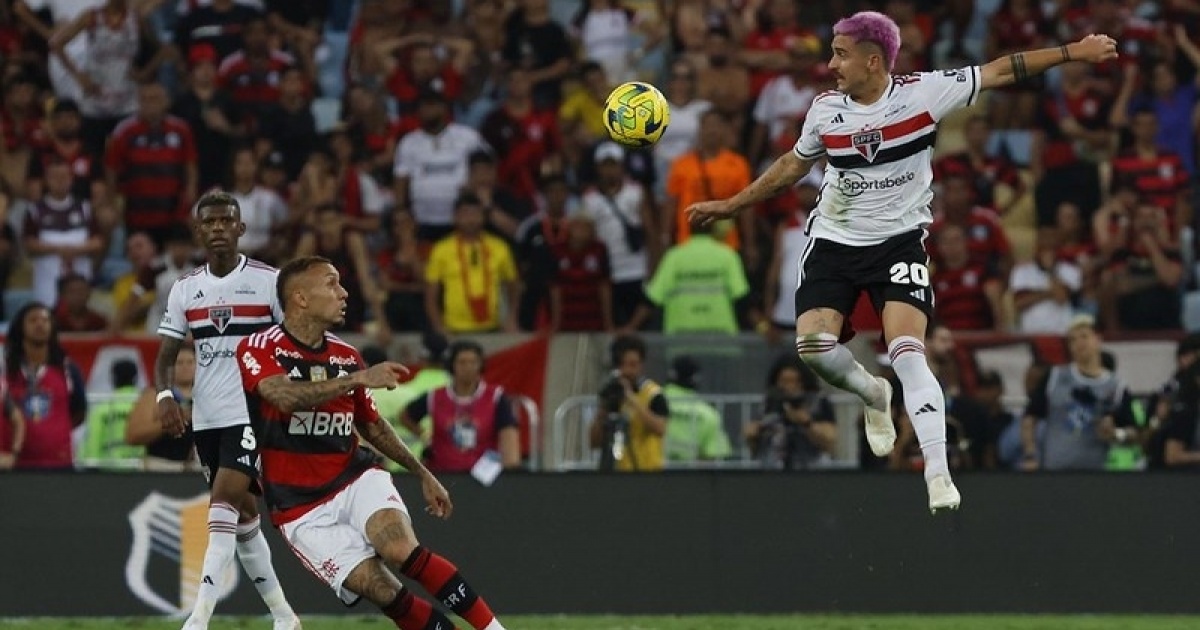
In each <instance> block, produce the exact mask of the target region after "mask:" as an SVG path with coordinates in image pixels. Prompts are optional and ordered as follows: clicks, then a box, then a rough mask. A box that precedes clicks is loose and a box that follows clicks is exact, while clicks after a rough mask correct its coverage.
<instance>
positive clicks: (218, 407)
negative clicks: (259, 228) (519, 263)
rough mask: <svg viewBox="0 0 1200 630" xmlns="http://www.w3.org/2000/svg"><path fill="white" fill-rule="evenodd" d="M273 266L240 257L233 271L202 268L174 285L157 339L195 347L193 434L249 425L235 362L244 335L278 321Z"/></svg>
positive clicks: (278, 310)
mask: <svg viewBox="0 0 1200 630" xmlns="http://www.w3.org/2000/svg"><path fill="white" fill-rule="evenodd" d="M278 275H279V272H278V271H276V270H275V268H274V267H271V266H268V265H265V264H263V263H261V262H258V261H257V260H251V259H249V258H247V257H245V256H241V257H240V259H239V260H238V264H237V266H236V267H234V270H233V271H231V272H230V273H228V274H226V275H224V276H220V277H218V276H214V275H212V274H211V273H209V269H208V266H207V265H205V266H203V267H200V268H198V269H196V270H195V271H192V272H190V273H188V274H187V275H185V276H183V277H182V278H180V279H178V280H176V281H175V284H174V285H172V286H171V292H170V294H169V295H168V296H167V310H166V312H164V313H163V318H162V321H161V322H160V323H159V325H158V334H159V335H162V336H164V337H172V338H174V339H183V338H184V337H186V336H187V335H188V334H190V335H191V336H192V338H193V339H195V342H196V384H195V386H194V388H193V403H192V427H193V428H194V429H196V430H197V431H204V430H207V429H219V428H222V427H228V426H237V425H242V424H247V423H249V422H250V417H249V413H248V412H247V409H246V397H245V395H244V394H243V393H242V379H241V375H240V373H239V371H238V366H237V362H236V360H235V357H236V351H237V345H238V342H240V341H241V340H242V339H244V338H246V337H247V336H249V335H251V334H254V333H257V332H259V331H261V330H263V329H264V328H267V327H269V326H270V325H271V324H273V323H274V322H276V321H280V320H282V319H283V313H282V311H281V310H280V308H279V304H278V301H277V300H276V297H275V278H276V276H278Z"/></svg>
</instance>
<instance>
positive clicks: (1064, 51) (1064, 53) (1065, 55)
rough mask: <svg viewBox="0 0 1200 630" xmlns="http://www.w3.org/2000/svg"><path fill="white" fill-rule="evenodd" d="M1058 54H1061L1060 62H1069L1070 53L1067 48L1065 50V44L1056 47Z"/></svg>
mask: <svg viewBox="0 0 1200 630" xmlns="http://www.w3.org/2000/svg"><path fill="white" fill-rule="evenodd" d="M1058 52H1060V53H1062V60H1063V61H1070V60H1071V51H1070V49H1068V48H1067V45H1066V44H1063V45H1062V46H1059V47H1058Z"/></svg>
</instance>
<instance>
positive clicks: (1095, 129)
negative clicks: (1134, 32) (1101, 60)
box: [1029, 63, 1113, 226]
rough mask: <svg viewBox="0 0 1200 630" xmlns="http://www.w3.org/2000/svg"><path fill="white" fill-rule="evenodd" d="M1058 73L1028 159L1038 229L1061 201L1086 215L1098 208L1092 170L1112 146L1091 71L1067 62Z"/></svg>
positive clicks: (1051, 220)
mask: <svg viewBox="0 0 1200 630" xmlns="http://www.w3.org/2000/svg"><path fill="white" fill-rule="evenodd" d="M1059 68H1060V70H1061V76H1062V80H1061V82H1060V85H1059V87H1058V88H1057V89H1052V90H1049V91H1047V93H1046V94H1045V95H1044V96H1043V97H1042V99H1043V100H1042V103H1041V107H1040V108H1039V109H1038V115H1037V123H1036V125H1037V126H1036V128H1035V132H1034V142H1033V148H1032V153H1031V154H1030V164H1029V166H1030V169H1031V170H1032V171H1033V179H1034V181H1035V182H1037V188H1036V190H1035V191H1034V194H1035V201H1036V206H1037V209H1038V225H1039V226H1043V225H1052V224H1053V223H1054V215H1053V212H1054V210H1055V209H1056V208H1057V207H1058V204H1060V203H1062V202H1063V201H1072V202H1074V203H1076V204H1077V205H1079V207H1080V208H1082V209H1083V210H1084V212H1085V213H1086V214H1087V215H1088V216H1089V217H1090V216H1091V213H1092V211H1093V210H1094V209H1095V208H1096V207H1097V206H1099V205H1100V175H1099V172H1098V171H1097V167H1096V165H1097V164H1099V163H1101V162H1103V161H1104V160H1105V159H1107V158H1108V156H1109V154H1110V153H1111V152H1112V145H1113V133H1112V130H1111V128H1110V127H1109V122H1108V118H1109V115H1108V114H1109V106H1110V105H1111V101H1110V100H1109V99H1108V98H1107V97H1106V96H1105V95H1104V93H1103V92H1102V91H1101V90H1100V88H1099V87H1098V86H1097V83H1096V80H1095V79H1094V78H1093V77H1092V69H1091V68H1092V66H1091V65H1089V64H1086V63H1066V64H1063V65H1061V66H1059Z"/></svg>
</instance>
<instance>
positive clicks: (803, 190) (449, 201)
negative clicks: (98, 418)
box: [0, 0, 1200, 466]
mask: <svg viewBox="0 0 1200 630" xmlns="http://www.w3.org/2000/svg"><path fill="white" fill-rule="evenodd" d="M865 8H874V9H879V10H883V11H885V12H886V13H888V14H889V15H891V16H892V17H893V18H894V19H895V20H896V21H897V23H898V24H899V25H900V27H901V33H902V40H903V48H902V50H901V54H900V57H899V58H898V60H897V63H896V68H895V72H896V73H897V74H904V73H910V72H916V71H931V70H940V69H948V68H954V67H960V66H962V65H966V64H973V63H982V62H986V61H987V60H990V59H992V58H995V57H997V56H1000V55H1003V54H1006V53H1008V52H1011V51H1015V50H1021V49H1028V48H1036V47H1046V46H1057V45H1059V44H1061V43H1064V42H1067V41H1074V40H1075V39H1078V38H1079V37H1081V36H1083V35H1085V34H1088V33H1094V32H1095V33H1100V32H1102V33H1106V34H1108V35H1111V36H1113V37H1114V38H1116V39H1117V40H1118V42H1119V44H1120V54H1121V57H1120V59H1119V60H1116V61H1114V62H1111V63H1108V64H1105V65H1102V66H1096V67H1092V66H1089V65H1086V64H1082V63H1072V64H1066V65H1064V66H1062V67H1061V68H1059V69H1057V70H1056V71H1053V72H1051V73H1048V74H1047V75H1046V76H1045V77H1043V78H1037V79H1032V80H1029V81H1027V82H1024V83H1021V84H1019V85H1016V86H1013V87H1011V88H1008V89H1005V90H1000V91H997V92H995V93H992V94H989V95H988V97H987V98H986V99H984V102H983V104H981V105H979V106H977V107H975V108H972V109H971V110H969V111H966V112H963V113H962V114H961V115H959V116H955V117H953V118H951V119H949V120H947V121H946V122H945V123H944V124H943V125H942V128H941V134H940V136H939V140H938V151H937V155H936V159H935V162H934V169H935V174H936V180H935V181H936V183H935V186H936V197H935V207H934V212H935V217H936V220H935V222H934V224H933V225H932V226H931V228H930V238H929V240H928V241H927V243H928V245H929V248H930V252H931V256H932V265H931V266H932V273H931V278H930V281H931V283H932V284H933V285H934V287H935V290H936V294H937V296H938V299H937V306H936V308H937V318H938V320H939V322H940V323H941V325H942V326H944V328H945V329H946V330H950V331H955V332H959V331H1001V332H1003V331H1007V332H1018V333H1037V334H1048V335H1068V333H1070V334H1074V332H1073V331H1076V330H1077V329H1078V322H1079V321H1080V319H1079V318H1080V317H1090V318H1092V321H1094V325H1089V326H1088V328H1089V329H1092V330H1094V331H1097V332H1099V333H1104V334H1113V333H1124V332H1128V331H1155V332H1161V333H1173V332H1177V331H1180V330H1183V329H1195V328H1200V297H1198V296H1200V286H1198V284H1197V281H1198V279H1200V278H1198V276H1197V273H1196V270H1195V268H1194V261H1195V260H1196V246H1195V242H1196V239H1195V237H1194V227H1195V217H1194V215H1193V212H1192V208H1193V191H1194V188H1195V187H1194V186H1193V183H1194V181H1195V180H1196V169H1197V165H1196V151H1195V144H1196V131H1197V122H1198V121H1200V118H1198V117H1197V116H1198V115H1200V107H1197V105H1198V101H1200V93H1198V90H1197V86H1198V85H1200V73H1198V72H1197V68H1198V66H1200V43H1198V42H1200V3H1196V2H1191V1H1188V0H1159V1H1150V0H1049V1H1039V0H947V1H941V0H886V1H878V2H869V1H858V0H830V1H828V2H801V1H798V0H732V1H730V0H722V1H711V0H554V1H551V0H4V1H3V2H0V59H2V64H0V90H2V97H0V132H2V136H0V230H2V232H0V291H2V292H3V294H4V300H3V304H0V309H3V310H2V311H0V321H10V320H9V319H8V318H11V317H12V316H13V315H14V313H16V312H17V310H18V309H19V308H21V307H22V306H23V305H25V304H26V303H28V302H31V301H34V300H36V301H38V302H40V303H43V304H46V305H48V306H50V310H51V313H52V315H53V322H54V326H55V328H56V329H57V330H58V331H61V332H64V333H68V332H108V333H114V334H116V333H139V332H140V333H146V332H151V333H152V332H153V331H154V330H155V328H156V326H157V323H158V319H159V316H160V315H161V313H162V310H163V307H164V304H165V299H166V293H167V291H168V289H169V287H170V285H171V283H172V282H173V281H174V279H175V278H177V277H179V276H180V275H182V274H183V273H185V272H186V271H188V270H189V269H191V268H192V267H193V266H194V265H195V264H196V263H197V261H198V257H199V254H200V252H198V251H197V249H196V247H195V245H194V242H193V239H192V238H191V234H190V232H189V231H188V229H187V223H188V220H189V215H190V210H191V207H192V204H193V203H194V201H195V199H196V198H197V196H198V195H199V194H200V193H202V192H204V191H207V190H211V189H213V188H222V189H225V190H228V191H230V192H231V193H233V194H234V195H235V196H236V197H237V199H238V200H239V203H240V204H241V210H242V217H243V220H244V221H245V223H246V226H247V229H246V234H245V236H244V237H243V238H242V240H241V247H242V249H243V251H244V252H245V253H246V254H247V255H250V256H253V257H256V258H259V259H262V260H264V261H266V262H268V263H272V264H281V263H282V262H285V261H286V260H287V259H288V258H290V257H292V256H296V255H307V254H320V255H323V256H326V257H328V258H330V259H331V260H333V261H334V263H335V265H336V266H337V267H338V269H339V271H340V272H341V276H342V282H343V284H344V285H345V286H346V288H347V290H348V292H349V294H350V305H349V308H348V312H347V318H346V324H345V329H346V330H348V331H354V332H362V333H365V334H368V335H370V336H372V337H374V338H376V339H377V340H379V341H380V343H381V344H385V345H386V344H387V343H388V341H389V339H390V338H391V334H392V333H393V332H394V331H396V332H398V331H405V332H411V331H421V332H423V333H429V334H439V335H445V336H449V337H451V338H453V337H457V336H462V335H483V334H487V333H490V332H495V331H506V332H514V331H549V332H554V331H597V332H601V331H603V332H611V333H618V334H630V333H636V332H638V331H643V332H648V331H650V332H657V331H662V332H665V333H666V334H669V335H678V334H688V333H705V334H713V333H717V334H724V333H728V334H733V333H737V332H740V331H741V332H745V331H756V332H758V333H761V334H762V335H764V336H765V337H767V338H768V339H770V340H772V341H775V340H777V339H778V338H780V336H781V335H786V334H787V331H790V330H791V329H792V328H793V325H794V317H795V313H794V312H793V309H794V306H793V304H792V303H793V300H792V290H793V287H794V286H795V282H796V273H797V271H796V262H795V261H796V260H797V258H798V255H799V252H800V251H801V250H802V249H803V248H804V244H805V242H806V239H807V236H806V235H805V234H804V230H803V228H804V223H805V219H806V217H807V215H808V213H809V212H810V211H811V210H812V208H813V207H814V206H815V204H816V201H817V198H818V195H819V190H820V187H821V176H820V173H814V174H813V175H812V176H810V177H809V178H806V180H805V181H803V182H801V183H800V184H799V185H798V186H797V187H795V189H793V190H790V191H787V192H786V193H784V194H782V195H780V196H779V197H778V198H776V199H773V200H771V201H770V202H768V203H765V204H763V205H762V206H761V207H758V208H756V209H755V211H754V212H751V213H745V214H743V215H742V216H741V217H739V219H738V221H737V222H736V223H728V224H717V225H716V226H713V227H712V228H711V229H696V228H694V227H692V226H689V225H688V223H687V222H686V221H685V220H683V210H684V208H686V207H687V206H688V205H689V204H691V203H693V202H696V201H702V200H706V199H714V198H724V197H727V196H729V195H732V194H734V193H735V192H737V191H738V190H739V189H741V188H742V187H744V186H745V185H746V184H748V183H749V182H750V181H751V180H752V179H753V178H754V177H755V175H756V174H757V173H759V172H761V171H762V170H763V169H764V168H765V167H766V165H767V164H769V163H770V161H771V160H772V159H773V158H774V157H775V156H777V155H779V154H780V153H781V152H783V151H788V150H791V146H792V143H793V142H794V141H795V138H796V136H797V133H798V131H799V129H800V125H801V124H802V122H803V120H804V117H805V114H806V113H807V111H808V108H809V106H810V105H811V103H812V100H813V99H814V98H815V97H816V95H818V94H819V93H821V92H822V91H825V90H828V89H831V88H832V87H833V85H834V83H833V78H832V76H831V75H830V73H829V72H828V69H827V67H826V64H825V62H826V58H827V56H828V52H827V51H828V43H829V38H830V33H831V29H832V24H833V22H834V21H835V20H836V19H837V18H839V17H841V16H843V15H847V14H849V13H851V12H853V11H856V10H859V9H865ZM628 80H645V81H650V82H652V83H654V84H656V85H658V86H659V87H661V88H662V90H663V92H664V94H665V95H666V97H667V99H668V101H669V102H670V105H671V124H670V127H669V128H668V129H667V132H666V135H665V136H664V137H663V139H662V141H661V142H659V143H658V144H657V145H655V146H654V147H652V148H649V149H640V150H632V149H628V148H625V147H622V146H620V145H618V144H615V143H613V142H611V141H608V140H607V137H606V133H605V130H604V124H603V116H602V111H603V102H604V99H605V97H606V95H607V94H608V92H609V91H610V89H611V88H612V87H613V86H615V85H617V84H619V83H621V82H624V81H628ZM869 316H870V314H863V313H856V319H857V318H858V317H867V318H868V319H869ZM12 325H17V324H16V323H13V324H12ZM858 327H859V328H860V329H870V328H871V326H870V324H869V323H867V324H866V325H862V324H859V325H858ZM793 368H795V369H794V370H793ZM763 369H764V372H765V368H763ZM804 374H805V372H804V370H803V366H798V367H796V366H792V365H790V364H789V365H780V366H776V367H775V369H773V370H771V374H770V381H771V387H772V391H773V392H775V393H774V394H773V395H774V396H775V398H774V399H773V400H774V402H773V403H772V406H771V409H772V410H773V411H772V413H773V414H774V415H773V418H775V419H774V420H773V421H768V420H764V421H763V422H760V423H755V424H754V425H753V426H752V427H750V428H749V429H748V430H747V434H746V436H738V438H737V439H743V438H745V439H747V440H750V441H751V442H752V443H753V444H754V452H755V453H756V456H761V457H764V458H767V459H771V460H772V461H775V462H776V463H779V462H784V461H788V462H793V463H794V462H796V461H801V460H804V461H807V460H810V459H813V458H814V457H816V455H814V453H819V452H827V451H828V442H829V441H830V440H831V439H832V438H831V437H830V436H828V435H826V432H825V431H824V430H822V429H821V428H820V426H819V425H820V423H821V422H824V421H825V418H827V417H828V415H829V414H827V410H826V409H825V407H823V406H821V405H817V406H815V407H812V408H811V409H808V410H806V411H804V412H803V413H800V412H798V411H795V410H794V409H792V406H791V405H790V404H787V403H786V401H787V400H791V398H789V396H792V394H787V395H784V394H780V393H779V392H781V391H792V389H789V388H793V389H794V388H796V387H799V388H800V389H801V390H804V389H806V388H807V386H808V385H810V384H811V383H808V380H807V377H805V376H804ZM986 382H988V381H985V380H981V383H984V385H981V386H980V387H979V388H977V389H979V390H980V391H975V392H970V394H971V395H972V396H982V397H983V401H982V402H981V403H980V404H981V406H982V407H983V408H989V405H991V408H995V401H994V400H991V401H990V402H989V399H988V396H991V395H992V393H989V392H988V391H987V386H986ZM677 385H679V386H680V387H684V388H686V385H685V384H678V383H677ZM1031 391H1032V389H1031ZM1039 409H1040V408H1039ZM997 413H999V412H997ZM823 414H824V415H823ZM792 416H796V417H800V416H803V417H806V418H808V423H810V424H815V425H818V426H817V429H812V428H811V427H807V426H806V428H805V430H804V431H803V432H802V433H803V435H805V436H809V437H810V438H811V440H812V444H810V446H812V447H813V449H815V450H813V451H812V452H807V451H806V454H799V455H798V454H795V453H782V452H781V451H780V448H781V447H780V444H784V443H790V442H788V440H791V441H795V440H794V439H793V438H794V436H793V437H786V438H785V437H779V435H783V434H784V433H787V432H783V433H779V432H776V433H778V435H776V434H773V433H772V430H771V426H772V422H774V423H776V424H779V423H780V422H783V423H784V424H783V425H781V426H784V427H786V426H788V425H787V424H786V422H787V419H788V418H791V417H792ZM1130 417H1132V416H1130ZM985 424H986V423H985ZM793 433H794V432H793ZM788 435H792V434H791V433H788ZM772 436H774V437H772ZM964 439H965V438H964ZM780 440H783V441H782V442H781V441H780ZM685 441H686V440H685ZM669 443H670V440H668V445H669ZM971 443H972V444H973V445H975V446H972V447H971V448H967V449H965V450H966V451H971V452H972V457H971V459H973V460H974V461H975V462H977V463H978V462H982V461H983V460H984V459H985V458H984V457H983V452H982V451H979V450H978V449H977V448H976V447H977V446H978V445H979V444H981V442H980V441H979V440H977V439H976V440H974V441H971ZM772 445H773V446H772ZM713 448H714V449H715V451H714V452H718V453H720V452H724V450H725V449H724V447H723V446H721V445H717V446H714V447H713ZM972 449H976V450H972ZM897 450H898V452H902V450H901V449H897ZM772 453H773V454H772ZM1026 454H1028V453H1026ZM714 457H716V456H714ZM897 457H899V456H897ZM894 464H895V465H896V466H900V465H901V464H899V463H896V462H894ZM1019 464H1020V462H1012V461H1010V462H1009V465H1012V466H1017V465H1019ZM780 465H782V464H780ZM789 465H790V464H789Z"/></svg>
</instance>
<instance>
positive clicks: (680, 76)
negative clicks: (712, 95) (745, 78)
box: [654, 59, 712, 181]
mask: <svg viewBox="0 0 1200 630" xmlns="http://www.w3.org/2000/svg"><path fill="white" fill-rule="evenodd" d="M697 93H698V92H697V89H696V68H695V67H694V66H692V64H690V63H688V62H687V61H686V60H683V59H677V60H675V62H674V63H672V64H671V68H670V76H669V77H668V79H667V89H666V94H665V96H666V97H667V104H668V105H670V106H671V124H670V125H669V126H668V127H667V130H666V131H664V132H663V135H662V138H659V140H658V143H657V144H655V145H654V160H655V162H656V163H657V164H656V165H657V169H656V170H657V171H658V172H660V173H666V172H667V170H668V169H669V168H670V167H671V163H673V162H674V161H675V160H676V159H677V158H679V157H680V156H681V155H683V154H684V153H687V152H689V151H694V150H695V149H696V143H697V141H698V140H699V138H700V118H701V116H702V115H703V114H704V112H706V111H708V109H709V108H710V107H712V103H709V102H708V101H706V100H703V99H700V98H698V97H697ZM664 181H665V178H664Z"/></svg>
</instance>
